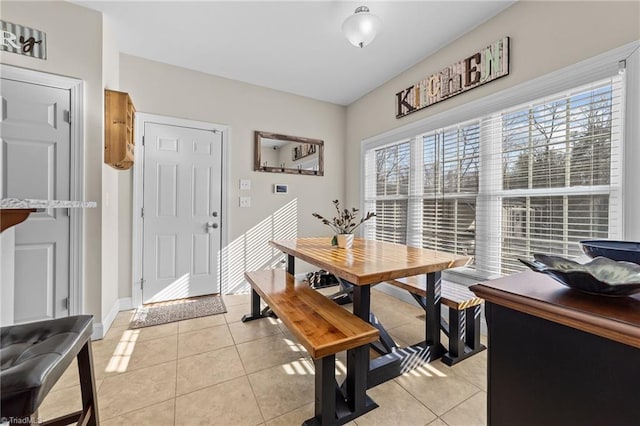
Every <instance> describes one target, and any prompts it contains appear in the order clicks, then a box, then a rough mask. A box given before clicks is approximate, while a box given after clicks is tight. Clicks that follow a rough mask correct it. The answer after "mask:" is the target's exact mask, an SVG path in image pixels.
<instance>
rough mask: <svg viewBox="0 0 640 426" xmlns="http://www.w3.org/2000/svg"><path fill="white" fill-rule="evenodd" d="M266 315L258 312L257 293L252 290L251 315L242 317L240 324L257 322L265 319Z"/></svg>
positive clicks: (258, 301)
mask: <svg viewBox="0 0 640 426" xmlns="http://www.w3.org/2000/svg"><path fill="white" fill-rule="evenodd" d="M267 316H269V315H267V314H266V312H265V313H263V312H260V295H259V294H258V293H256V291H255V290H254V289H253V288H252V289H251V314H250V315H244V316H243V317H242V320H241V321H242V322H247V321H253V320H257V319H260V318H266V317H267Z"/></svg>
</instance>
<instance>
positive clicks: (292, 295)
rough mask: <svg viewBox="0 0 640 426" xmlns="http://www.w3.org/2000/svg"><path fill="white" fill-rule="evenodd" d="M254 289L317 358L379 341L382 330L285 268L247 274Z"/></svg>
mask: <svg viewBox="0 0 640 426" xmlns="http://www.w3.org/2000/svg"><path fill="white" fill-rule="evenodd" d="M245 277H246V279H247V281H248V282H249V283H250V284H251V286H252V288H253V289H254V290H255V291H256V292H257V293H258V294H259V295H260V297H261V298H262V299H263V300H264V301H265V303H266V304H267V305H269V307H270V308H271V309H272V310H273V312H275V313H276V315H278V318H280V320H281V321H282V322H283V323H284V324H285V325H286V326H287V328H288V329H289V330H290V331H291V333H292V334H293V335H294V336H296V338H297V339H298V341H299V342H300V343H301V344H302V345H303V346H304V347H305V348H306V349H307V351H308V352H309V354H310V355H311V356H312V357H313V358H315V359H317V358H322V357H324V356H327V355H331V354H335V353H337V352H341V351H345V350H348V349H354V348H356V347H359V346H362V345H365V344H368V343H372V342H374V341H376V340H378V334H379V333H378V330H377V329H376V328H374V327H373V326H372V325H371V324H369V323H367V322H365V321H363V320H362V319H360V318H358V317H356V316H355V315H353V314H352V313H350V312H348V311H346V310H345V309H343V308H341V307H340V306H338V305H337V304H335V303H334V302H333V301H331V300H329V299H328V298H326V297H325V296H323V295H322V294H320V293H318V292H317V291H315V290H314V289H312V288H311V287H309V286H308V285H307V284H306V283H303V282H300V281H297V280H296V279H295V278H294V277H293V276H292V275H291V274H288V273H287V272H286V271H284V270H282V269H270V270H262V271H254V272H246V273H245Z"/></svg>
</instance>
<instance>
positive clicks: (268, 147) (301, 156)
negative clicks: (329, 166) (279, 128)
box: [253, 130, 324, 176]
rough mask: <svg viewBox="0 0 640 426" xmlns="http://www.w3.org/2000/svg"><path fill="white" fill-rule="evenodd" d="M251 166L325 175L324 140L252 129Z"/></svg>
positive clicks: (264, 170) (257, 169) (257, 168)
mask: <svg viewBox="0 0 640 426" xmlns="http://www.w3.org/2000/svg"><path fill="white" fill-rule="evenodd" d="M254 152H255V159H254V166H253V170H255V171H260V172H271V173H290V174H296V175H312V176H324V141H322V140H320V139H310V138H302V137H299V136H289V135H281V134H278V133H270V132H262V131H259V130H256V131H255V150H254Z"/></svg>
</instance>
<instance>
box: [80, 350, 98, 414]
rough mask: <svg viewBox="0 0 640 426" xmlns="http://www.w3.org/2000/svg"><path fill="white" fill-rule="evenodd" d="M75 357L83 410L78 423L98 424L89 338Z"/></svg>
mask: <svg viewBox="0 0 640 426" xmlns="http://www.w3.org/2000/svg"><path fill="white" fill-rule="evenodd" d="M77 359H78V374H79V376H80V392H81V394H82V412H83V414H82V417H83V418H82V420H81V421H79V423H80V424H86V425H88V426H96V425H98V424H100V422H99V420H98V398H97V392H96V381H95V376H94V374H93V356H92V351H91V340H87V343H85V345H84V346H83V347H82V349H80V352H79V353H78V356H77Z"/></svg>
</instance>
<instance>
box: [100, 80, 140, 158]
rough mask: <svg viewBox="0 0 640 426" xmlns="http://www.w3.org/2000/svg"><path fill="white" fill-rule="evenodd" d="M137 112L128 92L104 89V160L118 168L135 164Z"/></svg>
mask: <svg viewBox="0 0 640 426" xmlns="http://www.w3.org/2000/svg"><path fill="white" fill-rule="evenodd" d="M135 113H136V109H135V108H134V106H133V102H131V98H130V97H129V94H128V93H125V92H117V91H115V90H105V91H104V114H105V116H104V162H105V163H106V164H108V165H110V166H111V167H113V168H116V169H118V170H126V169H129V168H131V166H132V165H133V152H134V146H135V143H134V142H135V140H134V139H133V119H134V117H135Z"/></svg>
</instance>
